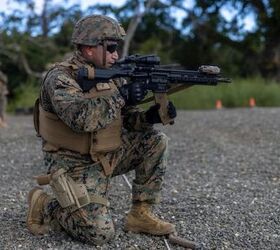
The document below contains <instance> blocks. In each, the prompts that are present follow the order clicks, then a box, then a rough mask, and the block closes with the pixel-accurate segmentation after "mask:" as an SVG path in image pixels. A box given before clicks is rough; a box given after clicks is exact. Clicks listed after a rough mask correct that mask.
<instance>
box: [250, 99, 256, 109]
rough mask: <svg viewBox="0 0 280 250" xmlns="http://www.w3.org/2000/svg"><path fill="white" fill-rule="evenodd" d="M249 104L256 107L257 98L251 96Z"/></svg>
mask: <svg viewBox="0 0 280 250" xmlns="http://www.w3.org/2000/svg"><path fill="white" fill-rule="evenodd" d="M249 106H250V107H251V108H254V107H256V100H255V98H253V97H251V98H250V100H249Z"/></svg>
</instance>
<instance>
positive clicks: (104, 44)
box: [102, 40, 107, 68]
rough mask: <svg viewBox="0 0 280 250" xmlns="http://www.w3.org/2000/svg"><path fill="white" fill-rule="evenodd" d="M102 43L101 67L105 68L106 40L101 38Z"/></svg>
mask: <svg viewBox="0 0 280 250" xmlns="http://www.w3.org/2000/svg"><path fill="white" fill-rule="evenodd" d="M102 45H103V63H102V64H103V67H104V68H105V66H106V53H107V41H106V40H103V41H102Z"/></svg>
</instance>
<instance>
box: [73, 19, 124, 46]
mask: <svg viewBox="0 0 280 250" xmlns="http://www.w3.org/2000/svg"><path fill="white" fill-rule="evenodd" d="M124 36H125V31H124V29H123V27H122V26H121V25H120V24H119V23H118V22H117V21H116V20H114V19H113V18H110V17H107V16H103V15H90V16H87V17H84V18H82V19H80V20H79V21H78V22H77V23H76V25H75V27H74V31H73V34H72V43H74V44H76V45H78V44H81V45H89V46H96V45H98V44H99V43H102V42H103V41H105V40H115V41H121V40H123V39H124Z"/></svg>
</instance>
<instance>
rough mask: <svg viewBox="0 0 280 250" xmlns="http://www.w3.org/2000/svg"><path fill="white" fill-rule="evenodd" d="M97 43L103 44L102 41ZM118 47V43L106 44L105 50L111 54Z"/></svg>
mask: <svg viewBox="0 0 280 250" xmlns="http://www.w3.org/2000/svg"><path fill="white" fill-rule="evenodd" d="M99 45H101V46H103V43H100V44H99ZM117 49H118V44H117V43H113V44H107V51H108V52H110V53H111V54H113V53H114V52H115V51H116V50H117Z"/></svg>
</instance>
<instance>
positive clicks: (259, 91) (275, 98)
mask: <svg viewBox="0 0 280 250" xmlns="http://www.w3.org/2000/svg"><path fill="white" fill-rule="evenodd" d="M250 98H254V99H255V101H256V105H257V106H262V107H268V106H280V84H277V83H275V82H266V81H265V80H263V79H261V78H254V79H247V80H245V79H234V80H233V81H232V83H231V84H221V85H219V86H215V87H211V86H193V87H191V88H189V89H186V90H183V91H181V92H178V93H175V94H173V95H171V96H170V100H172V101H173V102H174V104H175V105H176V107H177V108H178V109H213V108H215V104H216V101H217V100H221V101H222V104H223V106H224V107H228V108H234V107H248V106H249V100H250Z"/></svg>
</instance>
